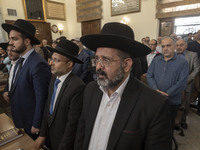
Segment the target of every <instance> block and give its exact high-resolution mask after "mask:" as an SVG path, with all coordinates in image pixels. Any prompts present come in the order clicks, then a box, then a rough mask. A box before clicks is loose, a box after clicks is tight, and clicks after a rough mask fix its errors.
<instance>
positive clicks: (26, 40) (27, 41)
mask: <svg viewBox="0 0 200 150" xmlns="http://www.w3.org/2000/svg"><path fill="white" fill-rule="evenodd" d="M24 44H25V45H26V46H28V45H31V40H30V39H28V38H26V39H24Z"/></svg>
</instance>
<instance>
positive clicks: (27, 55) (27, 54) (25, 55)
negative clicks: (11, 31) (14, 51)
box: [22, 48, 34, 60]
mask: <svg viewBox="0 0 200 150" xmlns="http://www.w3.org/2000/svg"><path fill="white" fill-rule="evenodd" d="M33 51H34V49H33V48H32V49H31V50H29V51H28V52H27V53H26V54H24V55H23V56H22V57H23V58H24V60H26V59H27V58H28V57H29V56H30V54H31V53H32V52H33Z"/></svg>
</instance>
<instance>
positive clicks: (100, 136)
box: [88, 76, 129, 150]
mask: <svg viewBox="0 0 200 150" xmlns="http://www.w3.org/2000/svg"><path fill="white" fill-rule="evenodd" d="M128 80H129V76H128V77H127V78H126V79H125V81H124V82H123V83H122V84H121V86H120V87H119V88H118V89H117V90H116V91H115V92H114V93H113V94H112V95H111V96H110V97H109V96H108V94H107V92H106V91H105V90H104V89H103V88H102V87H100V90H101V91H102V92H103V96H102V99H101V104H100V107H99V111H98V114H97V117H96V120H95V124H94V128H93V131H92V136H91V139H90V144H89V149H88V150H106V148H107V144H108V140H109V136H110V131H111V128H112V125H113V122H114V119H115V115H116V113H117V110H118V106H119V103H120V101H121V97H122V94H123V92H124V89H125V87H126V85H127V82H128Z"/></svg>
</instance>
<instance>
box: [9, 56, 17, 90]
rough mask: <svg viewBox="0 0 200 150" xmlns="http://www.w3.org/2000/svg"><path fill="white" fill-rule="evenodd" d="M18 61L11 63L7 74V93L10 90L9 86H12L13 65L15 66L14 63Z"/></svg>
mask: <svg viewBox="0 0 200 150" xmlns="http://www.w3.org/2000/svg"><path fill="white" fill-rule="evenodd" d="M18 60H19V59H17V60H15V61H13V60H12V61H11V65H12V67H11V69H10V72H9V78H8V91H10V89H11V85H12V78H13V72H14V68H15V65H16V62H17V61H18Z"/></svg>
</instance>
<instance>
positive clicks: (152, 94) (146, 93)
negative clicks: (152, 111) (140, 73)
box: [127, 79, 167, 104]
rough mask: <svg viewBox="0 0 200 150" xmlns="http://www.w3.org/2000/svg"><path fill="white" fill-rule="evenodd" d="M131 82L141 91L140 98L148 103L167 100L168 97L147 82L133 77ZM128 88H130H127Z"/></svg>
mask: <svg viewBox="0 0 200 150" xmlns="http://www.w3.org/2000/svg"><path fill="white" fill-rule="evenodd" d="M129 82H130V83H129V84H134V86H136V88H135V90H138V93H140V96H139V97H140V100H141V101H145V102H146V103H148V104H149V103H160V101H165V100H167V98H166V97H165V96H163V95H161V94H160V93H158V92H157V91H155V90H154V89H152V88H150V87H149V86H147V84H145V83H143V82H141V81H139V80H137V79H131V80H130V81H129ZM127 90H128V89H127Z"/></svg>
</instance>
